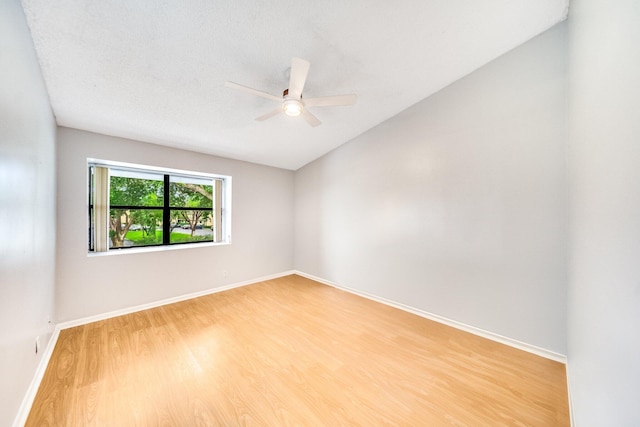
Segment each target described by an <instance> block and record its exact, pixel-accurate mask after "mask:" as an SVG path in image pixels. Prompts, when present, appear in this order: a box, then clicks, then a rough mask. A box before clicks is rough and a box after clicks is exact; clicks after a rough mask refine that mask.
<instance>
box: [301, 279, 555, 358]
mask: <svg viewBox="0 0 640 427" xmlns="http://www.w3.org/2000/svg"><path fill="white" fill-rule="evenodd" d="M295 274H298V275H300V276H303V277H306V278H307V279H311V280H315V281H316V282H320V283H324V284H325V285H329V286H332V287H334V288H337V289H340V290H343V291H345V292H349V293H352V294H355V295H358V296H361V297H363V298H367V299H370V300H372V301H376V302H379V303H381V304H385V305H388V306H391V307H395V308H398V309H400V310H404V311H407V312H409V313H413V314H415V315H418V316H420V317H424V318H426V319H429V320H433V321H435V322H438V323H442V324H445V325H447V326H451V327H453V328H456V329H461V330H463V331H466V332H469V333H472V334H474V335H478V336H481V337H483V338H487V339H490V340H492V341H496V342H499V343H501V344H505V345H508V346H510V347H515V348H517V349H520V350H524V351H526V352H529V353H533V354H535V355H538V356H541V357H544V358H547V359H551V360H555V361H556V362H560V363H564V364H566V363H567V356H565V355H563V354H559V353H555V352H553V351H551V350H547V349H545V348H541V347H537V346H535V345H531V344H527V343H524V342H522V341H518V340H515V339H512V338H509V337H505V336H502V335H499V334H496V333H493V332H489V331H485V330H484V329H480V328H476V327H475V326H471V325H467V324H465V323H462V322H458V321H456V320H451V319H448V318H446V317H443V316H439V315H437V314H433V313H429V312H427V311H424V310H420V309H418V308H414V307H411V306H408V305H405V304H401V303H398V302H395V301H391V300H388V299H386V298H381V297H378V296H376V295H372V294H368V293H366V292H362V291H359V290H357V289H352V288H348V287H346V286H342V285H339V284H337V283H334V282H331V281H329V280H325V279H323V278H321V277H316V276H314V275H312V274H307V273H303V272H301V271H295Z"/></svg>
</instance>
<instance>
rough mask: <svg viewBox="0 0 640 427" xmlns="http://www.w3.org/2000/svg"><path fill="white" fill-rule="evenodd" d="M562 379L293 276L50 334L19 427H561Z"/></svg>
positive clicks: (483, 343)
mask: <svg viewBox="0 0 640 427" xmlns="http://www.w3.org/2000/svg"><path fill="white" fill-rule="evenodd" d="M567 401H568V399H567V387H566V376H565V366H564V365H562V364H560V363H557V362H554V361H551V360H548V359H544V358H542V357H538V356H535V355H532V354H530V353H526V352H523V351H520V350H517V349H514V348H511V347H508V346H505V345H502V344H499V343H496V342H493V341H489V340H486V339H483V338H481V337H478V336H475V335H472V334H469V333H466V332H464V331H460V330H457V329H453V328H450V327H448V326H445V325H442V324H439V323H436V322H433V321H430V320H427V319H424V318H421V317H419V316H415V315H413V314H410V313H406V312H403V311H401V310H397V309H395V308H392V307H388V306H385V305H382V304H379V303H376V302H373V301H370V300H367V299H364V298H360V297H358V296H355V295H352V294H349V293H346V292H342V291H340V290H337V289H334V288H331V287H328V286H325V285H322V284H319V283H317V282H314V281H311V280H308V279H305V278H302V277H300V276H295V275H292V276H287V277H283V278H279V279H275V280H270V281H266V282H261V283H258V284H254V285H250V286H245V287H242V288H237V289H233V290H229V291H225V292H221V293H217V294H212V295H208V296H203V297H200V298H196V299H192V300H188V301H183V302H179V303H176V304H171V305H166V306H162V307H157V308H154V309H150V310H145V311H141V312H137V313H132V314H129V315H126V316H120V317H116V318H112V319H107V320H104V321H100V322H95V323H91V324H87V325H83V326H79V327H76V328H72V329H66V330H63V331H61V333H60V336H59V339H58V343H57V345H56V348H55V349H54V352H53V355H52V357H51V361H50V363H49V366H48V367H47V371H46V373H45V375H44V378H43V380H42V383H41V385H40V389H39V391H38V393H37V395H36V398H35V401H34V404H33V407H32V410H31V413H30V415H29V418H28V420H27V424H26V425H27V426H105V425H113V426H116V425H117V426H162V425H166V426H183V425H185V426H186V425H189V426H253V425H256V426H298V425H305V426H340V425H366V426H376V425H398V426H404V425H414V426H415V425H429V426H569V411H568V403H567Z"/></svg>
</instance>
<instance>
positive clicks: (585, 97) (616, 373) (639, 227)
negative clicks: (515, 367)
mask: <svg viewBox="0 0 640 427" xmlns="http://www.w3.org/2000/svg"><path fill="white" fill-rule="evenodd" d="M569 22H570V33H569V34H570V36H569V48H570V60H569V113H570V114H569V123H570V124H569V129H570V157H569V165H570V171H571V173H570V178H571V179H570V183H571V184H570V189H571V217H570V218H571V221H570V224H571V229H570V234H571V237H572V238H571V246H570V252H569V253H570V262H569V278H570V279H569V316H568V317H569V323H568V324H569V379H570V386H571V392H572V398H573V408H574V415H575V421H576V425H577V426H580V427H588V426H618V427H626V426H639V425H640V404H639V402H640V2H638V1H637V0H619V1H615V2H610V1H604V0H572V2H571V10H570V14H569Z"/></svg>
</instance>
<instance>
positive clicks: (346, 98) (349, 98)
mask: <svg viewBox="0 0 640 427" xmlns="http://www.w3.org/2000/svg"><path fill="white" fill-rule="evenodd" d="M357 100H358V96H357V95H355V94H352V95H336V96H321V97H319V98H309V99H303V100H302V101H303V102H304V105H306V106H307V107H332V106H344V105H353V104H355V103H356V101H357Z"/></svg>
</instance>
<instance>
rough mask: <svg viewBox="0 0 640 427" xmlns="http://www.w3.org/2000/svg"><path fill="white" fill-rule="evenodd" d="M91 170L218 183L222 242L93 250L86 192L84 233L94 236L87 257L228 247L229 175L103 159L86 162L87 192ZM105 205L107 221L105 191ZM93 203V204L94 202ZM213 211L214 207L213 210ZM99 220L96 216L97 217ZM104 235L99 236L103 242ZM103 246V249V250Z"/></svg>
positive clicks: (88, 198) (229, 225)
mask: <svg viewBox="0 0 640 427" xmlns="http://www.w3.org/2000/svg"><path fill="white" fill-rule="evenodd" d="M91 167H103V168H108V169H111V168H114V169H119V170H127V169H129V170H131V171H133V172H138V173H145V172H146V173H153V174H163V175H165V174H168V175H171V176H177V177H180V176H182V177H193V178H205V179H211V180H212V184H213V185H214V186H215V185H216V183H218V182H219V183H220V184H219V185H220V188H219V189H218V190H219V191H221V193H222V194H221V197H220V207H219V214H220V215H219V216H218V218H219V224H218V226H219V227H221V240H220V241H219V242H193V243H180V244H170V245H157V246H138V247H130V248H126V249H125V250H122V248H118V249H109V247H108V246H109V245H108V241H107V242H103V243H104V245H102V247H101V248H100V249H101V250H100V251H97V250H95V249H96V246H99V245H96V244H95V243H97V242H96V240H95V239H96V232H95V230H94V229H93V228H92V224H91V219H90V218H91V215H90V212H89V211H90V208H91V203H92V200H91V199H90V198H91V194H89V191H87V192H86V193H87V204H86V206H87V216H86V218H87V227H86V230H88V233H89V234H91V233H93V236H87V237H89V238H90V239H93V241H94V248H93V250H92V248H91V245H90V243H89V240H88V241H87V246H88V247H87V251H88V254H89V255H90V256H95V255H105V254H124V253H137V252H150V251H165V250H174V249H187V248H194V247H206V246H220V245H229V244H231V216H232V215H231V193H232V191H231V185H232V184H231V181H232V178H231V176H229V175H220V174H212V173H206V172H196V171H189V170H183V169H174V168H166V167H158V166H149V165H141V164H137V163H126V162H119V161H112V160H103V159H95V158H87V164H86V170H87V185H86V187H85V188H87V189H89V188H90V182H91ZM106 200H107V201H106V203H107V207H106V212H107V213H106V217H107V218H108V216H109V214H108V210H109V206H108V203H109V196H108V191H107V195H106ZM94 203H95V201H94ZM215 208H216V207H215V206H214V209H215ZM98 216H99V215H98ZM105 227H106V236H107V239H108V234H109V230H108V225H107V224H105ZM104 236H105V234H104V233H102V238H104ZM105 245H106V247H105Z"/></svg>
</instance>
